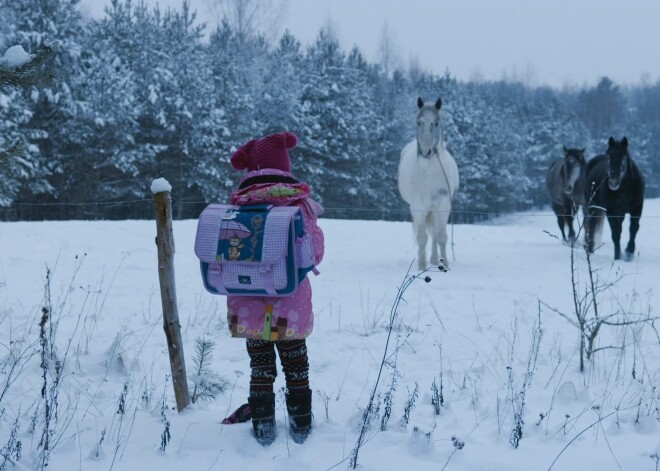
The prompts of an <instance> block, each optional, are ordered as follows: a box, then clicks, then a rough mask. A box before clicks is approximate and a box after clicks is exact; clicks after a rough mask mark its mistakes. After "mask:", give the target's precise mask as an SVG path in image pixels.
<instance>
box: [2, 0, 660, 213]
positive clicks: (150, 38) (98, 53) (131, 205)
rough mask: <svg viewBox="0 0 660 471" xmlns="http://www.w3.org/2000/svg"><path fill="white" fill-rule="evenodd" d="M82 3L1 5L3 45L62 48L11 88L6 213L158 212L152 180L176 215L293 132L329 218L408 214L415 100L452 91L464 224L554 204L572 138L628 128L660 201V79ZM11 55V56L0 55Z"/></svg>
mask: <svg viewBox="0 0 660 471" xmlns="http://www.w3.org/2000/svg"><path fill="white" fill-rule="evenodd" d="M77 8H78V7H77V0H0V10H2V12H3V16H5V17H6V18H8V21H3V22H2V23H1V24H0V51H2V52H4V50H5V49H6V48H7V47H9V46H12V45H16V44H18V45H22V46H23V47H24V48H25V49H26V50H28V51H33V50H35V49H36V48H37V47H38V46H39V45H40V44H41V43H43V42H44V41H50V42H52V43H53V44H54V49H55V51H56V57H55V62H54V64H53V70H54V71H55V77H54V79H53V80H52V81H51V82H50V83H49V84H48V85H47V86H45V87H42V88H40V89H29V90H20V89H12V90H2V91H0V145H2V144H3V142H5V143H6V142H13V141H15V140H16V138H20V139H22V140H23V141H24V144H25V145H24V148H25V153H24V155H23V156H22V157H21V158H16V159H12V160H11V162H8V163H4V164H3V165H2V166H0V178H1V183H0V215H1V217H2V218H3V219H4V220H35V219H98V218H103V219H125V218H151V217H153V208H152V205H151V202H150V198H151V195H150V191H149V185H150V183H151V181H152V180H153V179H154V178H157V177H164V178H166V179H167V180H168V181H169V182H170V183H171V184H172V186H173V190H172V197H173V203H174V211H175V217H177V218H195V217H197V216H198V215H199V212H200V210H201V209H202V208H203V207H204V205H205V204H206V202H211V201H225V200H227V199H228V194H229V192H230V191H231V189H232V188H234V187H235V185H236V182H237V180H238V179H239V178H240V176H241V174H240V173H239V172H236V171H234V170H233V169H232V168H231V166H230V165H229V157H230V156H231V153H232V151H233V149H234V148H235V147H236V146H238V145H240V144H242V143H243V142H245V141H247V140H249V139H252V138H254V137H259V136H262V135H265V134H268V133H271V132H278V131H281V130H291V131H293V132H295V133H296V134H297V135H298V136H299V139H300V142H299V145H298V148H297V149H295V150H294V151H292V160H293V169H294V173H295V174H297V175H298V176H299V177H300V178H302V179H305V180H306V181H308V182H309V183H310V184H311V185H312V187H313V190H314V193H315V194H316V196H317V198H318V199H319V200H320V202H321V203H322V204H324V206H325V207H326V216H327V217H334V218H352V219H393V220H397V219H406V218H407V217H408V212H407V210H406V208H405V204H404V203H403V201H402V200H401V199H400V197H399V195H398V192H397V185H396V171H397V165H398V158H399V152H400V150H401V149H402V148H403V146H404V145H405V143H407V142H408V141H409V140H411V139H413V137H414V115H415V111H416V99H417V96H422V97H424V98H425V99H427V100H435V99H436V98H437V97H442V100H443V103H444V106H443V112H444V114H443V119H444V135H445V140H446V141H447V144H448V147H449V149H450V151H451V152H452V154H453V155H454V157H455V158H456V160H457V162H458V165H459V169H460V173H461V190H460V192H459V195H458V197H457V201H456V205H455V207H456V209H457V212H456V214H455V220H456V221H459V222H460V221H466V222H472V221H475V220H480V219H485V218H487V217H489V215H491V214H494V213H503V212H508V211H513V210H522V209H528V208H532V207H538V206H542V205H545V204H547V198H546V196H545V189H544V174H545V170H546V168H547V166H548V165H549V163H550V162H551V161H552V160H553V159H555V158H559V157H561V156H562V153H561V149H562V146H563V145H566V146H567V147H586V148H587V155H588V156H593V155H595V154H597V153H600V152H602V151H603V150H604V149H605V146H606V139H607V137H609V136H610V135H614V136H615V137H617V138H620V137H621V136H622V135H627V136H628V139H629V140H630V142H631V149H632V153H633V157H634V158H635V159H636V161H637V162H638V164H639V165H640V167H641V168H642V170H643V171H644V172H645V174H646V176H647V181H648V190H647V196H657V195H658V194H659V183H658V178H657V175H660V159H659V158H658V157H659V156H658V150H657V149H660V84H658V83H656V84H641V85H638V86H635V87H632V88H626V89H622V88H621V87H619V86H617V85H616V84H614V83H613V82H612V81H611V80H609V79H608V78H607V77H605V78H602V79H601V80H600V81H599V83H598V84H596V85H595V86H593V87H591V88H582V89H572V90H555V89H551V88H546V87H532V86H526V85H524V84H522V83H515V82H507V81H499V82H478V83H475V82H467V83H466V82H460V81H458V80H456V79H455V78H453V77H452V76H451V75H450V74H445V75H443V76H438V75H436V74H432V73H428V72H425V71H423V70H420V69H419V68H418V67H413V68H410V69H409V70H395V71H393V72H388V73H386V72H385V71H386V70H387V68H384V67H381V66H380V65H378V64H373V63H369V62H367V61H366V60H365V59H364V57H363V55H362V53H361V52H360V50H359V49H357V48H353V49H351V50H350V51H344V50H342V49H341V47H340V45H339V42H338V40H337V38H336V37H334V36H333V34H332V32H330V31H327V30H321V31H319V34H318V36H317V38H316V40H315V41H314V43H313V44H311V45H309V46H307V47H303V46H302V45H301V43H300V42H299V41H298V40H297V39H296V38H295V37H294V36H292V35H291V34H290V33H288V32H285V33H284V34H282V35H281V36H280V38H279V41H278V42H277V43H276V44H271V43H269V42H268V41H267V40H266V39H265V38H264V37H262V36H259V35H248V34H245V33H244V32H238V31H239V30H238V29H237V28H234V27H233V26H232V25H231V24H230V23H228V22H224V23H223V24H221V25H220V26H219V27H217V28H216V29H215V30H214V31H212V32H211V33H210V34H209V35H208V37H205V31H204V28H203V27H202V26H199V25H197V22H196V21H195V19H194V13H192V12H191V11H190V10H189V8H188V6H187V5H186V4H184V5H183V7H182V8H181V9H180V10H167V11H161V10H158V9H153V8H147V7H146V6H144V5H143V4H133V3H132V2H131V1H129V0H113V1H112V2H111V5H110V7H109V8H108V9H107V11H106V14H105V16H104V17H103V18H102V19H101V20H97V21H91V22H88V21H85V20H83V18H82V17H81V15H80V13H79V11H78V10H77ZM0 54H1V52H0Z"/></svg>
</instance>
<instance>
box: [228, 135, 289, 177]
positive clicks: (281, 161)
mask: <svg viewBox="0 0 660 471" xmlns="http://www.w3.org/2000/svg"><path fill="white" fill-rule="evenodd" d="M296 144H298V138H297V137H296V135H295V134H293V133H292V132H280V133H276V134H270V135H268V136H266V137H262V138H260V139H252V140H251V141H250V142H247V143H245V144H243V145H242V146H241V147H239V148H238V149H237V150H236V152H234V153H233V154H232V156H231V166H232V167H234V168H235V169H236V170H244V169H247V171H248V172H252V171H254V170H262V169H265V168H273V169H277V170H282V171H283V172H287V173H288V172H291V160H290V159H289V153H288V152H287V149H293V148H294V147H296Z"/></svg>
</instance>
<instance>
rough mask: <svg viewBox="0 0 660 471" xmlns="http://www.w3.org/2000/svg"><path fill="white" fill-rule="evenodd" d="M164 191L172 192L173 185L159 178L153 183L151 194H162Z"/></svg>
mask: <svg viewBox="0 0 660 471" xmlns="http://www.w3.org/2000/svg"><path fill="white" fill-rule="evenodd" d="M163 191H172V185H170V182H168V181H167V180H165V179H164V178H157V179H155V180H154V181H152V182H151V193H152V194H154V195H155V194H156V193H162V192H163Z"/></svg>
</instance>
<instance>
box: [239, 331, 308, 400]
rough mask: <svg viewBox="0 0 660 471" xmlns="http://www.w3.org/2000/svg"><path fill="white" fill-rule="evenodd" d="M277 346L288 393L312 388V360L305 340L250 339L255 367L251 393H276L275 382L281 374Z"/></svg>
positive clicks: (253, 368)
mask: <svg viewBox="0 0 660 471" xmlns="http://www.w3.org/2000/svg"><path fill="white" fill-rule="evenodd" d="M275 347H277V352H278V353H279V357H280V363H282V371H284V378H285V380H286V388H287V390H288V392H289V393H294V394H295V393H296V392H303V391H306V390H308V389H309V361H308V359H307V345H306V344H305V339H300V340H278V341H276V342H271V341H268V340H261V339H247V351H248V355H250V368H252V374H251V376H250V396H253V397H255V396H261V395H264V394H269V393H272V392H273V383H274V382H275V377H276V376H277V366H276V365H275Z"/></svg>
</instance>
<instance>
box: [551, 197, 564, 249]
mask: <svg viewBox="0 0 660 471" xmlns="http://www.w3.org/2000/svg"><path fill="white" fill-rule="evenodd" d="M552 210H553V211H554V212H555V215H556V216H557V225H558V226H559V230H560V231H561V238H562V240H563V241H564V242H566V234H564V208H563V207H562V206H561V205H559V204H557V203H555V202H554V201H553V202H552Z"/></svg>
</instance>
